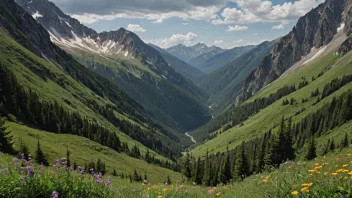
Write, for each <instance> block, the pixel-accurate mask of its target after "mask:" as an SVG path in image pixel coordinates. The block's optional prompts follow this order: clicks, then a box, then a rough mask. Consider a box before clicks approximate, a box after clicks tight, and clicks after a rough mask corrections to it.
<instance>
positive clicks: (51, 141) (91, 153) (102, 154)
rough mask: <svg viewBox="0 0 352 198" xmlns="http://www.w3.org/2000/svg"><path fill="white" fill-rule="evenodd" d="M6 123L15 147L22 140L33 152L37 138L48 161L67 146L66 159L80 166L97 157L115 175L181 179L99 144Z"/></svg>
mask: <svg viewBox="0 0 352 198" xmlns="http://www.w3.org/2000/svg"><path fill="white" fill-rule="evenodd" d="M6 126H7V127H8V130H9V131H11V135H12V136H13V140H14V143H15V148H17V149H18V148H19V145H20V141H21V140H22V141H23V143H25V144H26V145H27V146H28V147H29V151H30V153H32V154H33V153H35V150H36V145H37V140H39V141H40V144H41V147H42V150H43V151H44V153H45V154H46V155H47V156H48V160H49V163H51V164H52V163H53V162H55V160H56V159H60V158H61V157H63V156H66V150H67V146H68V149H69V151H70V152H71V155H70V158H71V161H72V162H76V163H77V164H81V165H83V164H84V163H87V164H88V163H89V162H91V161H94V162H96V161H97V160H98V159H101V160H102V161H103V162H105V163H106V168H107V172H109V173H112V172H113V169H115V170H116V172H117V173H118V174H121V173H124V174H127V175H128V174H131V175H133V171H134V169H136V170H137V172H138V173H140V174H142V175H144V173H146V174H147V176H148V178H149V180H150V181H152V182H155V183H156V182H162V181H163V180H166V177H167V175H168V176H170V178H171V179H172V180H173V181H181V179H182V176H181V174H180V173H176V172H173V171H171V170H169V169H165V168H161V167H158V166H156V165H153V164H148V163H147V162H145V161H143V160H139V159H135V158H131V157H129V156H127V155H126V154H124V153H118V152H116V151H114V150H112V149H110V148H108V147H105V146H102V145H100V144H98V143H95V142H93V141H91V140H89V139H86V138H83V137H80V136H75V135H67V134H54V133H50V132H46V131H40V130H36V129H33V128H29V127H27V126H24V125H20V124H17V123H13V122H7V123H6Z"/></svg>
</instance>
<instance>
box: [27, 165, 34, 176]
mask: <svg viewBox="0 0 352 198" xmlns="http://www.w3.org/2000/svg"><path fill="white" fill-rule="evenodd" d="M27 173H28V175H32V174H33V173H34V170H33V167H32V166H27Z"/></svg>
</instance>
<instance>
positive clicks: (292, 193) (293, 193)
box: [291, 190, 299, 195]
mask: <svg viewBox="0 0 352 198" xmlns="http://www.w3.org/2000/svg"><path fill="white" fill-rule="evenodd" d="M298 194H299V192H298V191H297V190H295V191H292V192H291V195H298Z"/></svg>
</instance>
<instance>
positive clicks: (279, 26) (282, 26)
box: [271, 21, 288, 30]
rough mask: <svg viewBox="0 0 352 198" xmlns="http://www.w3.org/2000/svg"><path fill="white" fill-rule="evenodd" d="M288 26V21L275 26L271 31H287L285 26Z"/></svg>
mask: <svg viewBox="0 0 352 198" xmlns="http://www.w3.org/2000/svg"><path fill="white" fill-rule="evenodd" d="M287 24H288V21H283V22H282V23H281V24H279V25H275V26H273V27H272V28H271V29H273V30H282V29H285V25H287Z"/></svg>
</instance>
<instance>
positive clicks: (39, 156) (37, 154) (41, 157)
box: [35, 140, 49, 166]
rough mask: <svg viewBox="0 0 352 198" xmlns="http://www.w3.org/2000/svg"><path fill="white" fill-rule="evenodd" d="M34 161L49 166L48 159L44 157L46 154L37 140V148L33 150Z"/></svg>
mask: <svg viewBox="0 0 352 198" xmlns="http://www.w3.org/2000/svg"><path fill="white" fill-rule="evenodd" d="M35 161H36V162H37V163H38V164H43V165H44V166H49V163H48V160H47V159H46V156H45V154H44V153H43V151H42V149H41V147H40V143H39V140H38V143H37V150H36V151H35Z"/></svg>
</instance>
